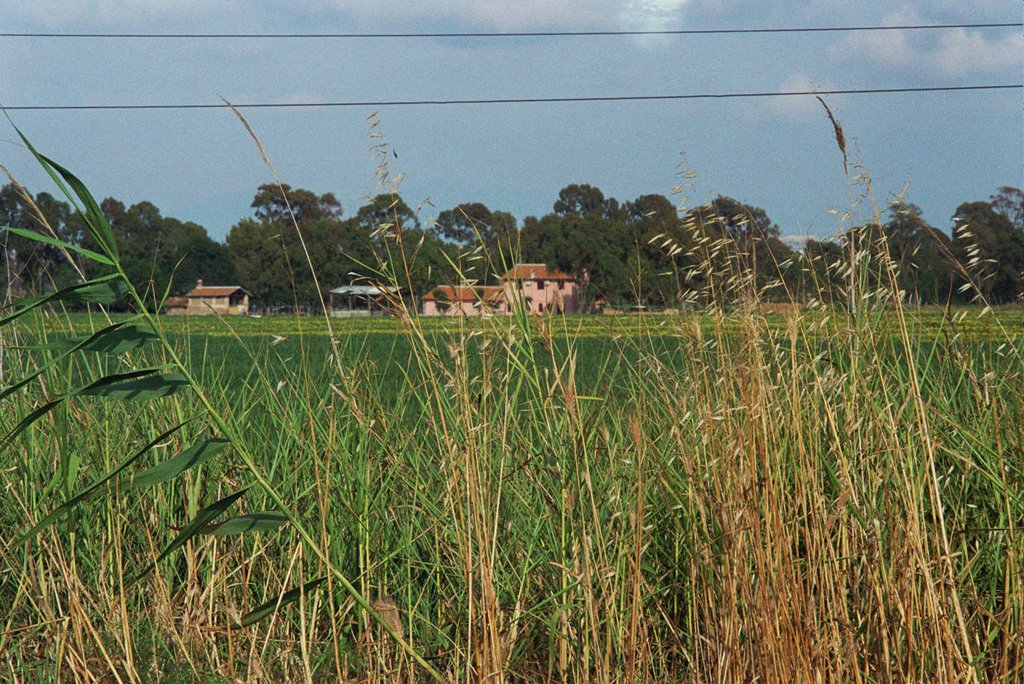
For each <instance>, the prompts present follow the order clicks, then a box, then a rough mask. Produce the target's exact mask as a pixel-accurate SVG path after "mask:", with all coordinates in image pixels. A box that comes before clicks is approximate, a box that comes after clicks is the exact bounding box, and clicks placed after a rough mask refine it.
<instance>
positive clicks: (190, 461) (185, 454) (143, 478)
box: [128, 437, 230, 489]
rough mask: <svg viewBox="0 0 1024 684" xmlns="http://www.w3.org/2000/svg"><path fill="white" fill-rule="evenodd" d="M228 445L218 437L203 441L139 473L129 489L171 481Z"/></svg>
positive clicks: (227, 442) (226, 441)
mask: <svg viewBox="0 0 1024 684" xmlns="http://www.w3.org/2000/svg"><path fill="white" fill-rule="evenodd" d="M228 444H230V442H229V441H228V440H226V439H220V438H216V437H215V438H213V439H207V440H203V441H202V442H199V443H198V444H194V445H192V446H190V447H189V448H188V449H185V450H184V451H182V452H181V453H179V454H178V455H177V456H175V457H173V458H170V459H168V460H166V461H164V462H163V463H159V464H157V465H155V466H153V467H152V468H147V469H146V470H143V471H142V472H141V473H138V474H137V475H136V476H135V477H133V478H132V481H131V484H129V485H128V487H129V488H131V489H142V488H143V487H152V486H153V485H158V484H160V483H161V482H166V481H167V480H171V479H173V478H175V477H177V476H178V475H180V474H181V473H183V472H185V471H186V470H189V469H190V468H195V467H196V466H199V465H202V464H203V463H205V462H206V461H208V460H210V459H211V458H212V457H213V456H215V455H216V454H218V453H219V452H220V451H221V450H223V449H224V447H226V446H228Z"/></svg>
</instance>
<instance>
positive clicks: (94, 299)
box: [0, 273, 128, 326]
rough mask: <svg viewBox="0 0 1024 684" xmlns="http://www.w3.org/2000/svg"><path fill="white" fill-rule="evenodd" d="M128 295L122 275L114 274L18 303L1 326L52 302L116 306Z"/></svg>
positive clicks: (0, 320)
mask: <svg viewBox="0 0 1024 684" xmlns="http://www.w3.org/2000/svg"><path fill="white" fill-rule="evenodd" d="M126 294H128V285H127V284H126V283H125V282H124V280H123V279H122V278H121V276H120V275H118V274H116V273H114V274H111V275H108V276H104V277H102V278H96V279H94V280H88V281H86V282H84V283H78V284H77V285H71V286H70V287H65V288H64V289H63V290H57V291H56V292H50V293H47V294H45V295H41V296H39V297H33V298H31V299H24V300H21V301H19V302H16V303H15V307H17V308H16V309H15V311H14V312H12V313H9V314H7V315H6V316H4V317H3V318H0V326H4V325H7V324H8V323H10V322H11V321H13V320H14V319H16V318H20V317H22V316H24V315H25V314H27V313H28V312H30V311H32V310H33V309H36V308H38V307H40V306H42V305H44V304H48V303H50V302H67V303H69V304H114V303H116V302H119V301H120V300H121V299H122V298H123V297H124V296H125V295H126Z"/></svg>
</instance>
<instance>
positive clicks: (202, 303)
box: [185, 278, 250, 316]
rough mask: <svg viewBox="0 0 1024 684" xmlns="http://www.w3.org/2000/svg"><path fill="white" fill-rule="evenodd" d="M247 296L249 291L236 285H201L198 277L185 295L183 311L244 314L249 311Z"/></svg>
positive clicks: (200, 313)
mask: <svg viewBox="0 0 1024 684" xmlns="http://www.w3.org/2000/svg"><path fill="white" fill-rule="evenodd" d="M249 297H250V295H249V293H248V292H247V291H246V290H244V289H243V288H241V287H239V286H237V285H203V279H202V278H200V279H199V280H198V281H197V282H196V286H195V288H194V289H192V290H191V291H189V292H188V293H187V294H186V295H185V298H186V299H188V305H187V307H186V308H185V313H187V314H189V315H192V316H196V315H206V314H220V315H222V316H232V315H236V316H244V315H246V314H248V313H249Z"/></svg>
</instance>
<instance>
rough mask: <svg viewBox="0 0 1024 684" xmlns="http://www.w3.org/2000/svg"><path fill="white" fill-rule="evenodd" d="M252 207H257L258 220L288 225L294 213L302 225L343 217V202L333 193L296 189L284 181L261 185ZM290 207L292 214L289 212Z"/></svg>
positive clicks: (296, 220) (297, 221)
mask: <svg viewBox="0 0 1024 684" xmlns="http://www.w3.org/2000/svg"><path fill="white" fill-rule="evenodd" d="M282 191H283V194H282ZM286 198H287V201H285V200H286ZM251 206H252V208H253V209H254V210H255V211H254V214H255V216H256V218H257V220H260V221H269V222H271V223H278V224H283V225H288V226H291V225H292V216H293V215H294V217H295V222H296V223H297V224H298V225H299V227H302V226H303V225H307V224H310V223H315V222H317V221H327V220H337V219H340V218H341V203H340V202H338V200H337V198H335V196H334V195H333V194H331V193H329V192H328V193H325V194H323V195H317V194H316V193H313V192H310V191H309V190H303V189H302V188H294V189H293V188H292V187H291V186H290V185H288V184H282V185H281V186H280V187H278V186H277V185H275V184H273V183H267V184H264V185H261V186H260V187H259V189H258V190H257V191H256V196H255V197H253V200H252V205H251ZM289 207H291V213H289V212H288V208H289Z"/></svg>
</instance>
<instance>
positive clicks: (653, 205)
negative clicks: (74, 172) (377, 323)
mask: <svg viewBox="0 0 1024 684" xmlns="http://www.w3.org/2000/svg"><path fill="white" fill-rule="evenodd" d="M283 191H284V192H283V194H282V192H281V189H279V188H278V187H277V186H274V185H263V186H261V187H260V188H259V189H258V191H257V192H256V195H255V197H254V198H253V201H252V209H253V215H252V216H250V217H246V218H243V219H241V220H239V221H238V223H236V224H235V225H234V226H233V227H232V228H231V230H230V232H229V233H228V235H227V239H226V242H225V244H221V243H218V242H216V241H214V240H212V239H211V238H210V237H209V235H208V234H207V231H206V230H205V229H204V228H203V227H202V226H200V225H197V224H195V223H192V222H183V221H180V220H178V219H175V218H171V217H166V216H163V215H161V213H160V210H159V209H158V208H157V207H156V206H154V205H153V204H152V203H149V202H140V203H138V204H134V205H131V206H129V207H126V206H125V204H124V203H123V202H120V201H118V200H116V199H113V198H107V199H105V200H103V201H102V202H101V204H100V206H101V209H102V211H103V213H104V214H105V216H106V217H107V219H108V221H109V222H110V225H111V227H112V228H113V230H114V233H115V235H116V236H117V239H118V243H119V244H120V245H121V246H122V252H123V256H122V259H123V266H124V269H125V271H126V273H127V274H128V276H129V277H130V278H131V281H132V283H133V284H134V285H135V286H136V288H138V289H139V291H140V292H144V293H148V295H147V296H148V298H149V299H150V300H151V301H153V300H154V298H156V299H157V300H158V299H160V298H162V297H163V295H164V294H165V292H169V293H170V294H181V293H183V292H185V291H188V290H189V289H190V288H191V287H193V286H194V283H195V281H196V279H197V278H200V277H201V278H203V279H204V280H205V282H206V283H207V284H233V285H241V286H242V287H244V288H246V289H247V290H249V291H250V292H251V293H252V294H253V295H254V299H255V301H256V303H257V304H258V305H261V306H269V305H281V304H284V305H317V304H318V299H317V295H316V290H315V287H314V278H313V274H314V273H315V274H316V275H317V277H318V278H319V282H320V284H321V286H327V287H328V288H329V287H333V286H337V285H341V284H347V283H348V282H350V281H351V280H352V279H353V277H354V276H353V274H355V275H356V276H358V275H363V276H371V275H372V274H373V272H374V265H375V264H376V260H377V256H378V255H379V254H380V253H381V252H382V249H386V244H385V240H384V235H385V233H388V232H389V231H390V232H400V233H401V239H402V242H403V244H404V245H406V246H408V252H409V256H410V260H409V264H408V265H409V273H408V274H407V275H408V281H409V282H408V283H405V284H407V285H409V286H411V288H412V289H413V290H414V291H415V292H416V293H417V294H420V295H422V294H424V293H426V292H427V291H429V290H430V288H432V287H433V286H434V285H437V284H439V283H446V282H452V281H453V280H454V279H455V269H454V268H453V264H458V265H459V267H460V268H461V269H463V270H464V272H465V273H466V274H467V275H468V276H469V277H472V278H474V279H477V280H479V281H482V282H492V281H494V280H495V279H496V278H497V277H498V276H500V271H501V259H500V258H498V255H500V254H504V255H505V256H506V257H507V258H509V259H511V258H512V256H511V255H513V254H514V255H516V257H517V258H518V259H519V260H522V261H529V262H537V263H546V264H548V265H550V266H553V267H557V268H559V269H561V270H563V271H565V272H567V273H570V274H572V275H575V276H578V277H580V278H585V280H586V285H585V288H584V300H585V303H588V304H589V303H593V302H594V301H596V300H603V301H604V302H607V303H610V304H620V305H634V306H635V305H644V306H650V307H677V306H679V305H680V304H681V303H683V302H686V301H690V302H692V303H706V302H694V301H693V300H694V298H695V297H701V298H706V297H709V296H710V297H713V298H717V299H718V300H719V303H722V302H727V301H731V300H733V299H734V298H735V297H736V294H737V293H736V292H735V291H730V289H729V288H724V289H722V288H715V287H708V286H709V284H711V283H712V281H713V280H714V279H715V278H716V277H717V276H723V275H725V274H735V273H737V272H739V271H743V272H745V273H748V274H750V276H751V277H752V278H753V279H754V284H755V285H756V286H757V288H758V293H759V295H758V296H759V297H760V298H762V299H764V300H769V301H772V300H775V301H793V300H796V301H807V300H809V299H813V298H815V297H816V296H817V295H818V294H820V293H821V291H822V290H823V289H824V290H829V289H840V290H848V289H849V286H850V283H849V281H848V278H847V277H845V276H844V275H843V272H842V271H843V269H842V264H843V263H844V262H846V261H848V257H849V253H850V251H851V250H860V248H861V244H862V243H863V245H865V246H869V247H870V248H869V249H868V250H867V251H868V252H869V253H873V254H874V257H875V258H876V260H877V257H878V254H877V251H878V249H887V250H888V252H889V254H890V256H891V258H892V261H893V263H895V264H896V265H897V266H898V268H899V273H898V276H897V283H898V286H899V288H900V290H902V291H903V292H904V296H905V297H906V298H907V299H908V300H909V301H912V302H915V303H921V304H929V303H946V302H949V301H961V302H966V301H970V300H973V299H983V300H984V301H986V302H987V303H991V304H998V303H1006V302H1012V301H1016V300H1018V299H1020V298H1021V297H1022V296H1024V275H1022V274H1024V192H1022V191H1021V190H1019V189H1017V188H1012V187H1003V188H1000V189H999V190H998V192H997V193H996V194H994V195H993V196H992V197H990V198H989V199H988V200H987V201H970V202H964V203H963V204H961V205H960V206H959V208H958V209H957V211H956V214H955V216H954V217H953V225H952V226H950V230H949V231H948V232H947V231H946V230H941V229H939V228H936V227H933V226H930V225H928V223H926V222H925V221H924V219H923V218H922V216H921V211H920V209H919V208H918V207H916V206H915V205H913V204H909V203H902V202H896V203H894V204H892V205H891V206H890V208H889V210H888V213H887V215H886V216H885V217H884V218H883V220H882V221H881V222H880V223H878V224H875V225H864V226H859V227H857V228H854V229H850V230H848V231H847V232H846V233H845V234H844V235H841V236H840V237H839V238H838V239H836V240H832V241H817V240H811V241H810V242H808V243H807V244H806V246H805V248H804V249H803V250H802V251H794V250H793V249H792V248H791V247H790V246H789V245H787V244H786V243H784V242H783V241H782V240H781V239H780V234H781V231H780V228H779V226H778V225H776V224H775V223H774V222H773V221H772V220H771V219H770V218H769V217H768V215H767V214H766V213H765V212H764V211H763V210H762V209H759V208H757V207H752V206H749V205H747V204H744V203H742V202H741V201H739V200H736V199H733V198H731V197H724V196H719V197H717V198H716V199H714V200H713V201H711V202H710V203H709V204H707V205H704V206H701V207H697V208H695V209H692V210H690V211H687V212H685V213H684V214H683V215H682V216H680V215H679V212H677V210H676V206H675V205H674V204H673V203H672V201H670V200H669V199H668V198H666V197H665V196H663V195H657V194H651V195H642V196H640V197H637V198H636V199H634V200H632V201H627V202H624V203H620V202H619V201H618V200H616V199H615V198H611V197H605V195H604V193H602V192H601V191H600V190H599V189H597V188H595V187H592V186H590V185H577V184H573V185H569V186H567V187H565V188H563V189H562V190H561V191H560V192H559V194H558V198H557V199H556V201H555V202H554V204H553V207H552V211H551V212H550V213H548V214H546V215H544V216H542V217H540V218H537V217H534V216H527V217H526V218H525V219H524V220H522V221H521V222H519V221H517V220H516V218H515V217H513V216H512V215H511V214H509V213H507V212H502V211H492V210H491V209H490V208H488V207H487V206H485V205H483V204H481V203H479V202H468V203H463V204H459V205H457V206H455V207H452V208H450V209H446V210H444V211H441V212H439V213H438V215H437V217H436V220H435V221H434V222H433V223H432V224H430V225H424V224H423V223H422V222H421V219H420V217H419V216H418V215H417V214H416V212H414V211H413V210H412V209H411V208H410V207H409V206H408V205H407V204H406V203H405V202H404V201H403V200H402V198H401V197H400V196H398V195H394V194H382V195H378V196H377V197H375V198H373V199H372V201H370V203H368V204H366V205H364V206H361V207H359V208H358V209H356V211H355V213H353V214H351V215H349V216H346V215H345V214H344V212H343V208H342V206H341V204H340V203H339V202H338V200H337V199H336V198H335V197H334V195H332V194H330V193H327V194H322V195H318V194H316V193H314V192H311V191H309V190H305V189H302V188H291V187H289V186H287V185H285V186H283ZM34 200H35V204H36V205H37V206H38V211H36V210H35V209H32V208H31V206H30V203H29V202H28V201H27V198H26V196H25V193H24V191H21V190H20V189H19V188H16V187H15V186H14V185H11V184H8V185H7V186H5V187H3V188H2V189H0V225H13V226H21V227H26V228H37V229H42V230H44V232H45V231H47V230H49V229H46V228H44V227H43V220H45V223H46V224H48V225H49V227H50V228H51V229H52V231H53V233H54V234H56V235H57V236H59V237H60V238H61V239H63V240H66V241H67V242H69V243H72V244H77V245H83V246H86V247H90V246H92V245H90V238H89V236H88V232H87V231H85V230H84V227H83V222H82V219H81V216H79V215H78V214H77V213H75V212H73V211H72V210H71V209H70V208H69V206H68V205H67V204H66V203H64V202H62V201H58V200H57V199H55V198H54V197H53V196H51V195H49V194H47V193H45V192H43V193H39V194H38V195H36V196H35V197H34ZM289 210H290V212H291V213H289ZM293 215H294V221H295V224H293V221H292V216H293ZM296 225H297V226H298V228H299V229H300V231H299V232H297V231H296V229H295V228H296ZM300 232H301V236H302V238H301V239H300V237H299V235H300ZM4 239H5V240H6V244H5V247H6V250H5V252H4V253H5V254H6V260H5V261H6V263H5V264H3V268H2V270H0V285H3V286H5V287H4V288H3V289H7V288H8V287H10V288H11V289H13V290H14V291H17V292H19V293H21V292H26V293H32V292H39V291H44V290H46V289H48V288H50V287H53V286H58V287H59V286H62V285H68V284H72V283H74V282H77V281H78V278H79V275H78V274H77V273H75V272H74V271H73V270H72V268H71V266H70V264H69V263H68V262H67V260H66V259H65V258H64V257H63V256H62V254H61V252H60V250H59V249H57V248H56V247H53V246H50V245H44V244H40V243H35V242H32V241H29V240H25V239H24V238H21V237H18V236H16V235H9V236H7V237H5V238H4ZM478 246H482V247H484V248H486V250H487V251H488V252H489V253H490V254H491V259H490V260H489V261H488V260H484V259H476V260H474V259H472V258H471V256H467V255H469V253H470V252H471V251H472V249H474V248H476V247H478ZM307 254H308V256H307ZM446 255H447V256H446ZM86 275H89V274H86ZM880 277H881V276H880V274H879V273H878V271H877V270H876V271H875V273H874V275H872V276H871V278H874V279H875V280H876V281H877V280H878V279H879V278H880ZM866 284H869V283H866ZM697 292H700V293H701V294H700V295H695V294H694V293H697Z"/></svg>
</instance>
